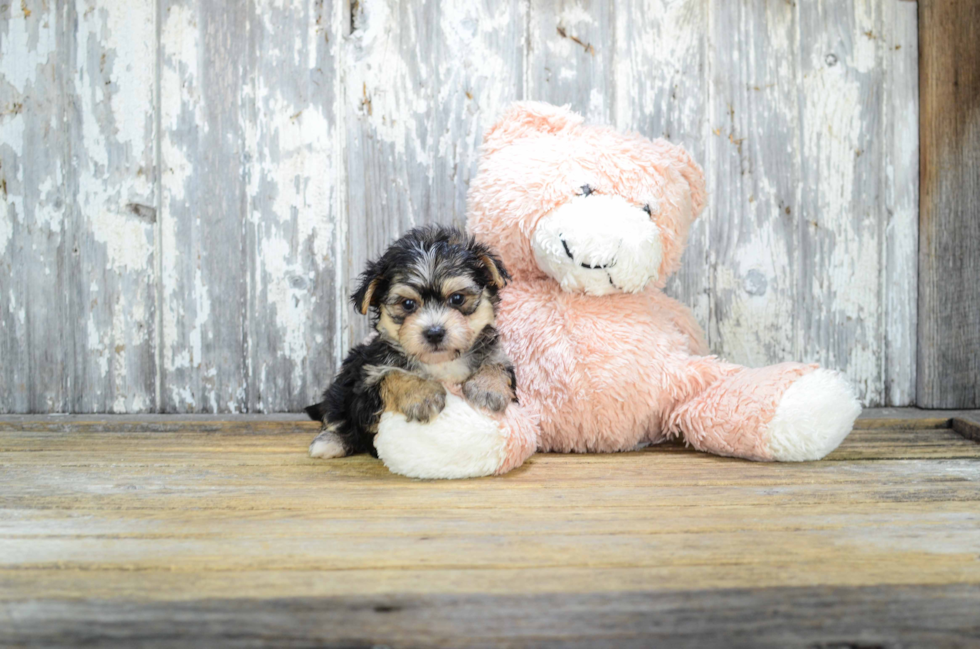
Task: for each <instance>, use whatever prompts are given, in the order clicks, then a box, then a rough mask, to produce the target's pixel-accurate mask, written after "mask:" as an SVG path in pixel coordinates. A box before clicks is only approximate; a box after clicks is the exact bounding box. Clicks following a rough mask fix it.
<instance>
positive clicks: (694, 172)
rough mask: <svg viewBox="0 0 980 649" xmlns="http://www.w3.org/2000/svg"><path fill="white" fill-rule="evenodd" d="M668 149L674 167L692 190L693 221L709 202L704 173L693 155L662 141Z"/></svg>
mask: <svg viewBox="0 0 980 649" xmlns="http://www.w3.org/2000/svg"><path fill="white" fill-rule="evenodd" d="M660 142H662V143H663V144H665V145H666V147H667V155H668V157H669V158H670V159H671V161H672V163H673V166H674V168H675V169H677V171H679V172H680V174H681V176H682V177H683V178H684V180H686V181H687V184H688V186H689V187H690V188H691V208H692V212H693V214H691V220H692V221H693V220H694V219H696V218H698V216H700V215H701V212H702V211H703V210H704V206H705V205H706V204H707V201H708V193H707V190H706V189H705V186H704V172H703V171H702V170H701V166H700V165H698V163H697V162H695V161H694V158H692V157H691V154H690V153H688V152H687V149H685V148H684V147H682V146H680V145H677V144H671V143H669V142H667V141H666V140H660Z"/></svg>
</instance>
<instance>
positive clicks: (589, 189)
mask: <svg viewBox="0 0 980 649" xmlns="http://www.w3.org/2000/svg"><path fill="white" fill-rule="evenodd" d="M592 191H593V190H592V186H591V185H582V196H588V195H590V194H591V193H592Z"/></svg>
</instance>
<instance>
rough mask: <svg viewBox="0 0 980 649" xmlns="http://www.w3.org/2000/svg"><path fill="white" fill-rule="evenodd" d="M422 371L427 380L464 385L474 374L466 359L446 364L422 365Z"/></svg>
mask: <svg viewBox="0 0 980 649" xmlns="http://www.w3.org/2000/svg"><path fill="white" fill-rule="evenodd" d="M422 371H423V372H424V373H425V375H426V377H427V378H430V379H434V380H436V381H445V382H446V383H463V382H464V381H466V380H467V379H468V378H470V375H471V374H472V369H471V368H470V365H469V363H467V362H466V359H465V358H457V359H456V360H453V361H447V362H445V363H436V364H433V365H427V364H425V363H423V364H422Z"/></svg>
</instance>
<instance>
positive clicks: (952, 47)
mask: <svg viewBox="0 0 980 649" xmlns="http://www.w3.org/2000/svg"><path fill="white" fill-rule="evenodd" d="M919 17H920V21H921V22H920V26H919V34H920V36H919V38H920V41H919V43H920V48H921V49H920V59H919V65H920V67H919V84H920V93H919V97H920V106H921V113H920V120H919V129H920V133H921V140H922V150H921V157H920V164H921V171H922V195H921V197H920V201H919V210H920V223H921V230H920V232H919V341H920V342H919V346H918V374H917V379H918V380H917V384H916V403H917V404H918V405H919V406H921V407H924V408H976V407H978V406H980V381H978V380H977V377H978V375H980V287H978V284H977V281H976V278H977V277H978V276H980V219H978V218H977V214H978V213H980V27H978V25H980V6H978V5H977V3H975V2H966V1H959V2H934V1H933V0H923V1H922V2H920V3H919Z"/></svg>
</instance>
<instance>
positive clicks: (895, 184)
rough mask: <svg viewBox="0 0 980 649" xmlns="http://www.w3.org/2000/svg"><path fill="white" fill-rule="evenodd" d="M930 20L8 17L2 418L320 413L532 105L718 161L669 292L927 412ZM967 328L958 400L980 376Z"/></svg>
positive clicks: (733, 334)
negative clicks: (395, 241) (565, 108)
mask: <svg viewBox="0 0 980 649" xmlns="http://www.w3.org/2000/svg"><path fill="white" fill-rule="evenodd" d="M348 5H350V6H348ZM916 21H917V19H916V5H915V3H911V2H890V1H887V0H825V1H823V2H817V3H807V4H805V5H804V3H763V4H759V3H750V4H744V3H742V4H739V3H735V4H732V3H724V2H719V1H717V0H669V1H665V2H661V1H659V0H617V1H616V2H613V3H596V2H590V1H587V0H554V1H548V2H545V1H538V0H528V1H524V0H509V1H508V2H503V3H492V4H486V3H482V2H477V1H475V0H473V1H466V2H453V3H450V2H430V3H424V4H421V5H420V4H418V3H410V2H400V1H399V0H362V1H361V2H354V3H347V2H342V1H338V2H336V3H329V2H320V1H319V0H306V1H305V2H303V3H301V4H300V5H298V6H292V7H289V8H288V9H287V8H284V7H280V6H279V5H278V4H277V3H267V2H265V1H260V0H256V1H255V2H252V3H248V4H246V5H244V6H243V7H241V8H239V10H236V11H229V10H228V8H227V6H226V5H224V4H222V3H215V2H213V1H211V0H139V2H135V3H126V4H125V5H124V4H120V3H113V2H109V1H108V0H89V1H85V2H82V1H80V2H78V3H77V4H70V3H63V2H59V3H55V4H53V5H50V6H38V7H36V8H35V7H33V5H30V6H29V4H24V5H23V7H21V6H19V5H17V4H16V3H9V4H7V5H4V6H3V7H0V53H2V56H0V134H2V139H0V165H2V166H0V187H3V190H2V191H0V199H2V201H3V203H2V205H0V252H2V258H0V259H2V261H0V295H2V299H0V324H2V325H3V326H2V329H0V412H66V411H71V412H153V411H161V412H255V411H260V412H277V411H295V410H298V409H299V408H301V407H302V406H304V405H306V404H308V403H310V402H311V400H312V399H314V398H315V397H316V396H317V394H318V393H319V392H320V391H321V390H322V389H323V388H324V387H326V384H327V383H328V381H329V377H330V375H331V373H332V372H333V370H334V368H335V367H336V366H337V363H338V362H339V361H340V359H342V357H343V355H344V354H345V352H346V350H347V348H348V347H349V345H350V344H351V342H356V341H358V340H360V339H361V338H362V337H363V335H364V334H365V333H366V331H367V323H366V319H364V318H362V317H361V316H359V315H356V314H354V312H353V310H352V309H351V308H350V306H349V304H348V298H349V295H350V291H351V288H352V284H353V282H354V280H355V278H356V276H357V274H358V273H359V272H360V270H361V269H362V268H363V265H364V263H365V261H366V260H367V259H369V258H370V257H372V256H374V255H377V254H379V253H380V252H381V251H382V250H383V249H384V247H385V245H386V244H387V243H388V242H389V241H390V240H391V239H392V238H394V237H395V236H397V235H398V234H400V233H402V232H404V231H405V230H406V229H408V228H409V227H411V226H413V225H419V224H423V223H431V222H438V223H447V224H456V225H463V224H464V223H465V211H466V192H467V189H468V185H469V180H470V178H471V177H472V175H473V174H474V173H475V170H476V163H477V159H478V149H479V144H480V140H481V136H482V132H483V130H484V129H485V128H486V127H487V126H489V125H490V124H491V123H492V122H493V120H494V119H495V118H496V116H497V115H498V114H499V112H500V110H501V109H502V108H503V107H504V106H505V105H506V104H507V103H508V102H510V101H513V100H515V99H522V98H530V99H540V100H547V101H552V102H556V103H569V104H571V106H572V107H573V108H574V109H576V110H578V111H580V112H582V113H584V114H585V115H586V116H587V117H588V118H589V119H590V120H593V121H601V122H611V123H614V124H616V125H617V126H618V127H620V128H624V129H634V130H639V131H640V132H642V133H644V134H646V135H649V136H651V137H657V136H664V137H668V138H670V139H671V140H673V141H675V142H679V143H681V144H683V145H684V146H686V147H687V148H689V149H690V150H691V151H692V153H693V154H694V156H695V157H696V158H697V159H698V160H699V161H700V162H701V163H702V165H703V166H704V168H705V173H706V176H707V180H708V186H709V190H710V195H709V205H708V208H707V210H706V211H705V214H704V215H703V216H702V217H701V219H700V220H699V221H698V222H697V223H696V224H695V226H694V228H693V230H692V232H691V237H690V244H689V248H688V250H687V252H686V254H685V258H684V262H683V266H682V269H681V271H680V272H679V274H678V275H677V276H676V277H674V278H672V280H671V282H670V284H669V286H668V290H669V291H670V292H671V293H672V294H674V295H676V296H678V297H679V298H680V299H681V300H682V301H683V302H685V303H687V304H689V305H691V306H692V307H693V308H694V311H695V314H696V315H697V317H698V319H699V321H700V322H701V323H702V324H703V325H704V327H705V329H706V331H707V333H708V337H709V342H710V344H711V347H712V350H713V351H715V352H716V353H719V354H721V355H722V356H725V357H727V358H729V359H730V360H732V361H735V362H740V363H744V364H748V365H761V364H766V363H773V362H781V361H786V360H805V361H818V362H821V363H824V364H825V365H827V366H829V367H833V368H836V369H840V370H842V371H843V372H844V373H845V374H846V375H847V376H848V377H850V378H851V380H852V381H853V382H854V383H855V385H856V386H857V388H858V391H859V393H860V395H861V397H862V399H863V400H864V402H865V403H866V404H869V405H908V404H909V403H911V402H912V400H913V398H914V392H915V385H916V362H915V361H916V314H917V313H919V312H920V309H918V308H917V306H916V299H917V286H916V279H915V278H916V266H917V250H916V246H917V241H918V237H919V233H918V229H917V222H916V220H917V206H918V193H917V179H918V135H917V134H918V130H917V129H918V112H917V104H916V100H917V88H918V79H917V46H916V39H917V22H916ZM964 151H968V149H964ZM964 182H966V181H964ZM936 222H937V223H938V221H936ZM949 239H950V241H951V242H952V243H951V244H950V245H953V244H955V245H959V246H961V247H962V246H967V245H969V244H968V243H967V241H968V240H969V238H968V237H965V236H964V237H958V236H955V235H954V236H950V237H949ZM973 240H974V241H975V240H976V238H974V239H973ZM937 245H938V244H937ZM923 254H927V253H925V252H924V253H923ZM973 256H974V257H976V255H973ZM937 258H938V259H947V258H950V259H961V260H962V259H965V260H966V261H960V262H943V263H946V264H947V265H948V264H949V263H960V264H967V265H968V264H969V263H970V262H969V259H971V257H969V256H966V257H963V256H962V255H960V256H957V255H952V256H951V257H950V256H949V255H940V256H939V257H937ZM970 268H972V267H970ZM942 269H945V270H942ZM940 270H942V272H948V271H950V269H949V268H946V267H945V266H942V268H939V269H938V270H937V272H939V271H940ZM954 270H955V269H954ZM968 288H969V287H967V289H968ZM964 290H966V289H964ZM932 295H933V293H930V294H927V295H926V296H925V298H924V299H933V298H932V297H931V296H932ZM936 295H938V294H936ZM934 301H935V300H934ZM930 304H932V302H930ZM936 304H937V305H938V304H941V305H943V308H944V309H947V310H948V309H954V310H955V309H960V310H963V309H969V308H970V306H971V303H970V302H969V301H957V300H952V299H945V300H942V299H940V300H939V301H938V302H936ZM972 304H973V306H974V311H976V309H975V304H976V301H974V302H973V303H972ZM942 313H945V311H943V310H941V309H931V310H930V318H932V320H931V322H941V321H942V318H941V317H939V316H935V317H934V314H942ZM930 326H932V325H930V324H929V323H928V322H927V323H926V324H925V326H924V328H923V331H924V332H929V331H935V334H933V335H932V338H930V340H932V339H937V338H939V337H941V336H940V335H939V334H940V333H941V332H940V330H937V329H935V328H933V329H930V328H929V327H930ZM943 331H945V330H943ZM964 335H968V334H964ZM947 340H948V339H947ZM967 343H969V340H966V339H963V343H962V344H960V345H959V346H958V347H957V348H958V349H959V350H960V351H959V352H955V350H953V352H950V353H953V355H954V356H955V357H956V358H960V359H961V360H962V359H965V360H963V363H961V365H962V367H961V366H960V365H957V366H956V367H957V368H958V369H957V370H956V371H955V372H954V374H953V376H954V377H956V380H957V381H959V383H958V385H966V384H967V383H969V385H976V384H977V383H980V381H978V380H977V379H978V374H980V367H978V363H977V362H976V359H975V356H970V352H968V351H964V350H966V349H967ZM953 347H955V345H954V346H953ZM953 347H950V349H951V350H952V349H953ZM975 348H977V345H974V349H975ZM935 349H937V350H939V349H943V347H942V346H941V345H940V346H937V347H935ZM954 352H955V353H954ZM929 353H930V354H933V352H929ZM939 353H940V352H938V351H937V352H935V353H934V354H939ZM957 353H958V354H959V356H956V354H957ZM971 358H972V359H973V360H970V359H971ZM922 363H923V360H922V359H920V366H921V365H922ZM971 363H972V364H971ZM933 365H934V366H936V367H938V365H935V364H933ZM945 378H946V377H945V376H944V375H942V374H937V373H936V372H935V371H931V373H929V371H927V374H926V375H924V376H920V381H923V382H927V383H928V384H929V385H930V386H937V387H938V386H943V385H945V384H946V383H948V381H946V380H945ZM967 379H969V381H967ZM930 389H936V388H930ZM964 389H965V388H964Z"/></svg>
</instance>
